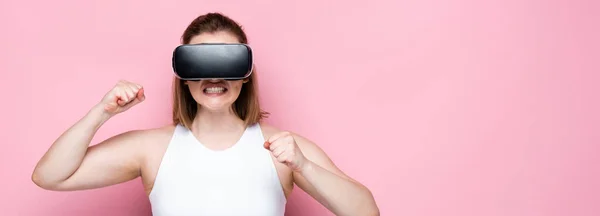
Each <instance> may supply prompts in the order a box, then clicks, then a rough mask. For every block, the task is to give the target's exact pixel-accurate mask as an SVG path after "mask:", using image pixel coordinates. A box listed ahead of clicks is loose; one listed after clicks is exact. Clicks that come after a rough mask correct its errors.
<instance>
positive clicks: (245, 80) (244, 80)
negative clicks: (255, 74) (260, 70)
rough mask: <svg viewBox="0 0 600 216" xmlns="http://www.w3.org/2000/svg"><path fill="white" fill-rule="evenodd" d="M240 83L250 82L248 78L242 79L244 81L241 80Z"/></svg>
mask: <svg viewBox="0 0 600 216" xmlns="http://www.w3.org/2000/svg"><path fill="white" fill-rule="evenodd" d="M242 82H243V83H247V82H250V77H248V78H244V79H243V80H242Z"/></svg>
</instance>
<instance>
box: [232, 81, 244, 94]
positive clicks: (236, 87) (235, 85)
mask: <svg viewBox="0 0 600 216" xmlns="http://www.w3.org/2000/svg"><path fill="white" fill-rule="evenodd" d="M242 84H243V83H242V82H241V81H239V82H235V83H231V85H230V86H231V87H230V88H231V89H233V90H235V91H236V92H239V91H240V90H241V89H242Z"/></svg>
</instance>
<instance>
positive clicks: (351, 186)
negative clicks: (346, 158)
mask: <svg viewBox="0 0 600 216" xmlns="http://www.w3.org/2000/svg"><path fill="white" fill-rule="evenodd" d="M297 174H299V175H300V176H302V178H304V179H305V180H306V181H307V183H308V184H309V185H310V186H311V187H312V188H313V190H314V191H315V192H316V196H317V197H316V199H317V200H319V202H320V203H322V204H323V205H325V206H326V207H327V208H328V209H329V210H330V211H332V212H333V213H334V214H336V215H344V216H345V215H360V216H374V215H379V210H378V207H377V205H376V204H375V200H374V198H373V195H372V194H371V192H370V191H369V190H368V189H367V188H366V187H364V186H363V185H361V184H359V183H357V182H355V181H352V180H350V179H347V178H344V177H341V176H339V175H336V174H334V173H332V172H330V171H328V170H326V169H324V168H323V167H321V166H319V165H317V164H315V163H313V162H310V161H308V162H307V164H306V165H305V168H303V169H302V170H301V171H300V172H299V173H297Z"/></svg>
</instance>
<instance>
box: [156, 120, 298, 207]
mask: <svg viewBox="0 0 600 216" xmlns="http://www.w3.org/2000/svg"><path fill="white" fill-rule="evenodd" d="M264 140H265V139H264V137H263V134H262V131H261V129H260V126H259V124H255V125H251V126H249V127H248V128H246V130H245V131H244V133H243V135H242V136H241V138H240V139H239V141H238V142H237V143H236V144H235V145H233V146H232V147H230V148H228V149H226V150H219V151H216V150H211V149H208V148H207V147H206V146H204V145H203V144H202V143H200V142H199V141H198V139H196V137H195V136H194V135H193V134H192V132H191V131H190V130H188V129H187V128H185V127H183V126H182V125H177V126H176V128H175V132H174V134H173V137H172V139H171V141H170V143H169V146H168V147H167V150H166V152H165V154H164V156H163V159H162V161H161V163H160V167H159V169H158V173H157V176H156V179H155V181H154V186H153V189H152V191H151V192H150V195H149V199H150V203H151V206H152V215H154V216H167V215H168V216H187V215H207V216H221V215H222V216H237V215H244V216H283V215H284V212H285V205H286V198H285V195H284V192H283V189H282V187H281V183H280V181H279V177H278V176H277V170H276V169H275V165H274V164H273V160H272V159H271V155H270V152H269V151H268V150H266V149H264V148H263V143H264Z"/></svg>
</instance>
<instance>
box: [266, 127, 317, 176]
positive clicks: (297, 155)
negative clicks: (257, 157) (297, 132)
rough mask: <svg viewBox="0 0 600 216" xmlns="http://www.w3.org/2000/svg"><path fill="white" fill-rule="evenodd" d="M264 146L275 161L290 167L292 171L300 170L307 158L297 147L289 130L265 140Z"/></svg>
mask: <svg viewBox="0 0 600 216" xmlns="http://www.w3.org/2000/svg"><path fill="white" fill-rule="evenodd" d="M264 147H265V148H266V149H268V150H270V151H271V153H272V154H273V156H275V158H277V161H279V162H280V163H283V164H285V165H287V166H288V167H290V168H291V169H292V171H295V172H299V171H301V170H302V169H303V168H304V166H305V164H306V161H307V159H306V158H305V157H304V155H303V154H302V151H300V148H298V145H297V144H296V140H294V137H293V136H292V134H291V133H290V132H286V131H284V132H280V133H277V134H275V135H273V136H271V137H270V138H269V139H268V140H267V141H265V144H264Z"/></svg>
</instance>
